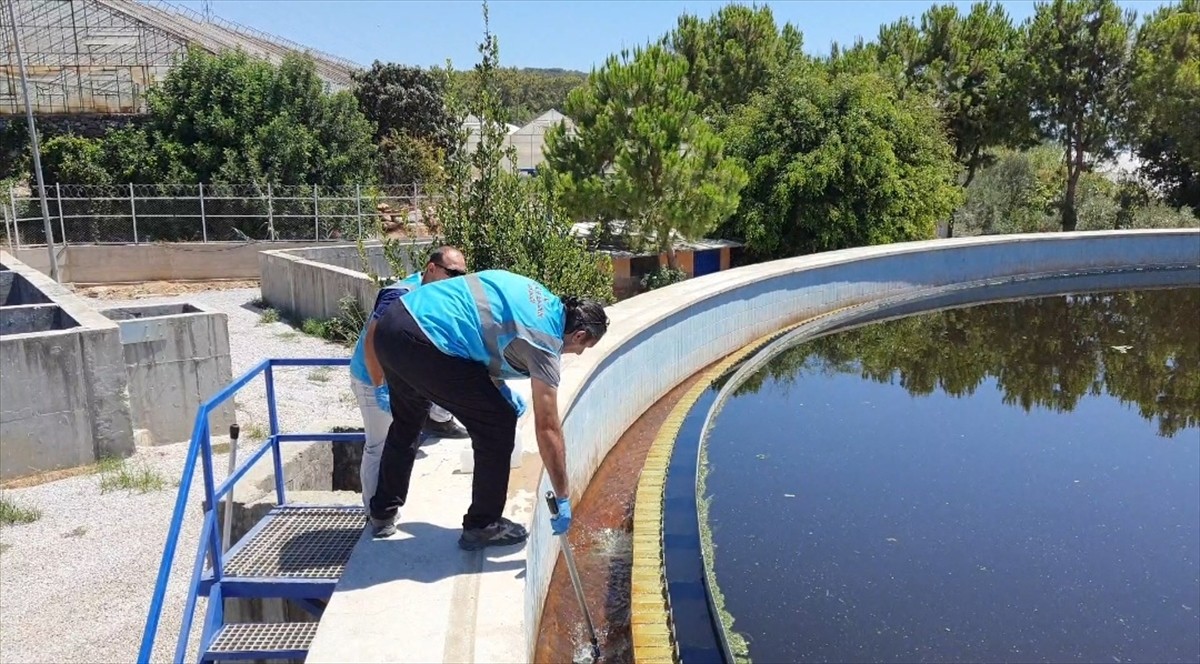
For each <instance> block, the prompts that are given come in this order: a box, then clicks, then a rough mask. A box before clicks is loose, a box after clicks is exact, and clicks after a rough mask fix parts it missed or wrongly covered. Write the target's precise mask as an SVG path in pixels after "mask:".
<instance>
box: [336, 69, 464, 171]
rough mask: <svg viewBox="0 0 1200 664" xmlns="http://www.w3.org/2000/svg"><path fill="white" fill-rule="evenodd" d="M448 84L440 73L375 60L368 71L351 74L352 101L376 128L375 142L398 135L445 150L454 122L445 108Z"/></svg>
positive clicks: (448, 110)
mask: <svg viewBox="0 0 1200 664" xmlns="http://www.w3.org/2000/svg"><path fill="white" fill-rule="evenodd" d="M447 84H448V80H447V76H446V75H445V73H444V72H443V70H441V69H438V68H432V69H422V68H420V67H410V66H407V65H399V64H395V63H391V62H389V63H382V62H380V61H378V60H376V61H375V62H374V63H372V65H371V68H370V69H367V70H365V71H361V72H357V73H355V74H354V97H355V99H357V100H358V107H359V109H360V110H361V111H362V112H363V114H364V115H366V116H367V119H368V120H370V121H371V122H373V123H374V124H375V139H376V140H377V141H378V140H382V139H383V138H384V137H386V136H388V135H389V134H391V133H392V132H401V133H404V134H408V135H409V136H411V137H414V138H419V139H421V140H424V141H427V142H429V143H430V144H432V145H434V146H437V147H439V148H441V149H443V150H448V149H450V147H451V145H452V143H453V129H454V118H453V117H452V116H451V115H450V109H449V107H448V106H447V105H446V90H447Z"/></svg>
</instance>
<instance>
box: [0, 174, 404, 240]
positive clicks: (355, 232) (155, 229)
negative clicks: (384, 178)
mask: <svg viewBox="0 0 1200 664" xmlns="http://www.w3.org/2000/svg"><path fill="white" fill-rule="evenodd" d="M4 194H5V196H6V200H4V201H0V207H3V208H4V214H3V215H2V216H3V218H4V238H3V239H4V243H5V244H6V245H8V246H9V247H10V248H17V249H19V248H21V247H22V246H28V245H40V244H45V243H46V228H45V221H44V219H43V217H42V208H41V201H40V200H39V199H38V194H37V188H36V187H34V188H32V191H30V190H28V189H25V188H18V187H16V186H13V187H10V188H9V189H8V191H6V192H4ZM425 199H426V196H425V194H424V193H423V192H422V190H421V188H420V186H419V185H413V184H406V185H370V186H368V185H352V186H342V187H320V186H311V185H291V186H272V185H262V186H259V185H254V184H124V185H73V184H56V185H48V186H47V187H46V204H47V208H48V209H49V212H50V226H51V233H52V234H53V236H54V238H53V239H54V242H55V243H56V244H141V243H147V242H230V241H233V242H236V241H242V242H245V241H251V240H293V241H296V240H300V241H304V240H311V241H314V242H322V241H354V240H357V239H358V238H373V237H376V236H377V235H378V229H379V222H380V220H381V217H383V218H384V219H390V220H393V221H395V222H399V224H400V225H401V226H404V225H408V224H412V223H414V222H416V221H419V220H420V212H419V210H420V209H421V208H422V207H423V206H424V205H426V204H427V201H426V200H425Z"/></svg>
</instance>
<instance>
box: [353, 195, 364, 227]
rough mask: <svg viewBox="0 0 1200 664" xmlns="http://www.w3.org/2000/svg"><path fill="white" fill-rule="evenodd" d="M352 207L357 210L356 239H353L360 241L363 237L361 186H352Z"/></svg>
mask: <svg viewBox="0 0 1200 664" xmlns="http://www.w3.org/2000/svg"><path fill="white" fill-rule="evenodd" d="M354 206H355V207H356V208H357V209H358V237H357V238H355V239H358V240H361V239H362V236H363V234H362V185H361V184H356V185H354Z"/></svg>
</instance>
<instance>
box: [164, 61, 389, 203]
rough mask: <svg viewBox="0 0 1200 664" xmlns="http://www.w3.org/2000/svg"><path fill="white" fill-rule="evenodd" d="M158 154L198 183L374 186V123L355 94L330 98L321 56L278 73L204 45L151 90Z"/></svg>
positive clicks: (284, 67)
mask: <svg viewBox="0 0 1200 664" xmlns="http://www.w3.org/2000/svg"><path fill="white" fill-rule="evenodd" d="M148 100H149V107H150V120H149V122H148V123H147V127H146V128H147V131H148V133H149V134H150V135H151V136H152V139H151V144H152V149H154V150H157V151H159V152H160V153H162V154H169V155H172V156H173V158H177V159H178V160H179V164H178V167H177V168H172V170H176V171H178V172H182V173H186V174H188V176H189V178H188V179H189V180H190V181H198V182H224V183H255V184H260V185H263V184H267V183H275V184H307V185H316V184H319V185H329V186H331V185H342V184H356V183H360V182H369V181H370V180H371V176H372V166H373V165H374V160H375V146H374V145H373V144H372V142H371V136H372V127H371V123H370V122H369V121H368V120H367V119H366V117H364V116H363V114H362V113H361V112H360V111H359V110H358V104H357V102H356V101H355V99H354V97H353V96H352V95H351V94H350V93H349V92H339V93H336V94H326V93H325V92H324V91H323V85H322V83H321V81H320V79H319V78H318V77H317V74H316V68H315V66H314V65H313V62H312V59H311V58H308V57H306V56H298V55H289V56H286V57H285V58H284V60H283V62H282V63H281V64H280V65H279V66H278V67H274V66H272V65H271V64H269V63H267V62H264V61H260V60H255V59H252V58H250V57H249V56H247V55H246V54H245V53H243V52H240V51H233V52H226V53H222V54H220V55H209V54H207V53H204V52H202V51H199V50H197V49H193V50H190V51H189V52H188V54H187V56H186V57H185V58H184V59H183V60H182V61H181V62H180V63H179V64H178V65H177V66H176V67H175V68H174V69H172V70H171V72H170V74H168V75H167V77H166V78H165V79H164V80H163V81H162V83H161V84H160V85H158V86H156V87H154V88H152V89H151V90H150V93H149V94H148Z"/></svg>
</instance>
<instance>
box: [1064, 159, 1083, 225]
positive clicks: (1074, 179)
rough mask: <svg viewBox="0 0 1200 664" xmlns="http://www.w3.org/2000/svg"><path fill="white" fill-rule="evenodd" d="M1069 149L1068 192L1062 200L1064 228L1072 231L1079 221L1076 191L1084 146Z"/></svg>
mask: <svg viewBox="0 0 1200 664" xmlns="http://www.w3.org/2000/svg"><path fill="white" fill-rule="evenodd" d="M1067 149H1068V150H1070V151H1071V153H1069V154H1070V159H1069V160H1068V161H1067V192H1066V194H1065V195H1063V202H1062V229H1063V231H1065V232H1071V231H1073V230H1075V226H1076V223H1077V221H1078V220H1077V218H1076V216H1075V191H1076V189H1077V188H1078V185H1079V175H1080V174H1081V173H1082V172H1083V147H1082V146H1074V147H1068V148H1067Z"/></svg>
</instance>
